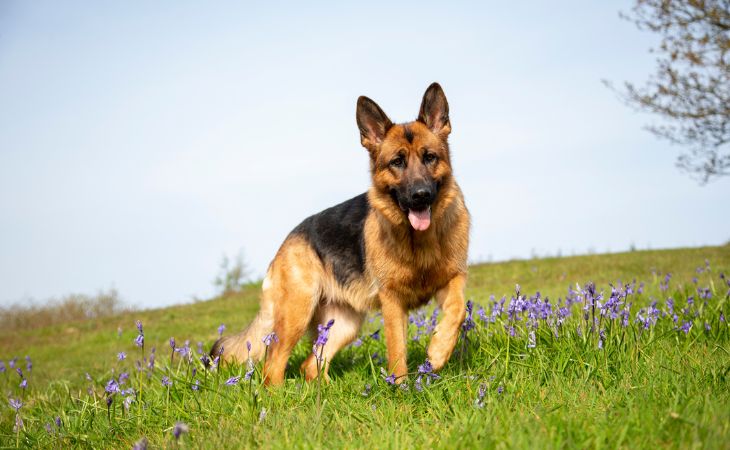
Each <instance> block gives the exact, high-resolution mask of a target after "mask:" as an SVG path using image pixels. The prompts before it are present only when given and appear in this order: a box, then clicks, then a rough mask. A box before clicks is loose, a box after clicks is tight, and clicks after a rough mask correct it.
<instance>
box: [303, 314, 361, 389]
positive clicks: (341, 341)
mask: <svg viewBox="0 0 730 450" xmlns="http://www.w3.org/2000/svg"><path fill="white" fill-rule="evenodd" d="M364 318H365V314H364V313H361V312H358V311H355V310H354V309H353V308H352V307H351V306H348V305H343V304H338V303H325V304H320V305H319V307H318V308H317V311H316V312H315V314H314V319H313V320H312V323H311V325H310V333H311V335H312V339H313V341H316V339H317V325H326V324H327V322H328V321H330V320H331V319H334V323H333V324H332V328H330V330H329V337H328V339H327V343H326V344H325V345H324V347H323V348H321V349H319V348H317V350H316V351H317V357H320V356H321V358H322V359H321V361H320V363H319V367H318V366H317V357H315V355H314V352H311V353H310V354H309V356H308V357H307V359H305V360H304V362H303V363H302V365H301V371H302V373H304V376H305V378H306V379H307V381H310V380H313V379H315V378H317V376H318V374H319V370H321V371H322V373H323V374H324V379H325V380H329V376H328V375H327V372H328V370H329V365H330V362H331V361H332V358H334V357H335V355H336V354H337V352H338V351H340V350H341V349H342V348H343V347H344V346H346V345H347V344H349V343H350V342H352V341H353V340H354V339H355V338H356V337H357V333H358V332H359V331H360V327H361V326H362V322H363V319H364Z"/></svg>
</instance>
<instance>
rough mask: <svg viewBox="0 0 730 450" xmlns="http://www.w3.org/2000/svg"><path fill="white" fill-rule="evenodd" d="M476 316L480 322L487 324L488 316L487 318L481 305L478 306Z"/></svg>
mask: <svg viewBox="0 0 730 450" xmlns="http://www.w3.org/2000/svg"><path fill="white" fill-rule="evenodd" d="M477 316H478V317H479V320H481V321H482V322H484V323H487V322H489V316H487V313H486V312H485V311H484V307H483V306H482V305H479V309H477Z"/></svg>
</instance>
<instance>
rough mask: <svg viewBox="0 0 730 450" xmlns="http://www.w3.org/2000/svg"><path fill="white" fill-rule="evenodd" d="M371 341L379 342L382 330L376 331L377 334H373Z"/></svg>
mask: <svg viewBox="0 0 730 450" xmlns="http://www.w3.org/2000/svg"><path fill="white" fill-rule="evenodd" d="M370 339H372V340H374V341H379V340H380V328H378V329H377V330H375V332H373V333H372V334H371V335H370Z"/></svg>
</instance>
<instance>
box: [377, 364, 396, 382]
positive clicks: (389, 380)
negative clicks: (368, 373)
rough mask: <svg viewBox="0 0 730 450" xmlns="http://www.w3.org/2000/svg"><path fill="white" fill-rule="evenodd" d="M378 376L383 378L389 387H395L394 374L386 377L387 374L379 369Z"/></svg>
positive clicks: (382, 369)
mask: <svg viewBox="0 0 730 450" xmlns="http://www.w3.org/2000/svg"><path fill="white" fill-rule="evenodd" d="M380 376H382V377H383V379H384V380H385V382H386V383H388V384H390V385H391V386H395V374H394V373H391V374H390V375H388V372H386V371H385V369H384V368H382V367H381V368H380Z"/></svg>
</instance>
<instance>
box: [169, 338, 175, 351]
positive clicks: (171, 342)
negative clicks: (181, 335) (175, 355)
mask: <svg viewBox="0 0 730 450" xmlns="http://www.w3.org/2000/svg"><path fill="white" fill-rule="evenodd" d="M170 348H171V349H173V350H175V338H174V337H171V338H170Z"/></svg>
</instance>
